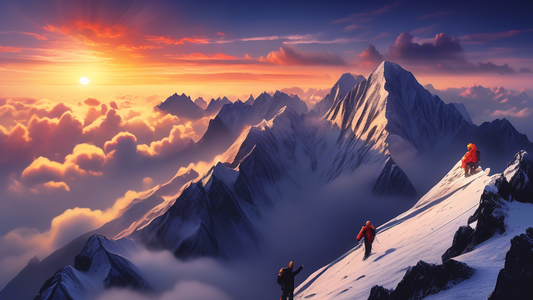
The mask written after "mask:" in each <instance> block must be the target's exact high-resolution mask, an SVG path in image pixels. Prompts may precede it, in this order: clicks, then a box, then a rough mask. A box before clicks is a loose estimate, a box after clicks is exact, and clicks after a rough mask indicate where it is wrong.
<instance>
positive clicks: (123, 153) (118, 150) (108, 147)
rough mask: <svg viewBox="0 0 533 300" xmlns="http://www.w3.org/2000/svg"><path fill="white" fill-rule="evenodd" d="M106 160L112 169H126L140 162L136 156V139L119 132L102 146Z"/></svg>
mask: <svg viewBox="0 0 533 300" xmlns="http://www.w3.org/2000/svg"><path fill="white" fill-rule="evenodd" d="M104 151H105V153H106V160H107V162H108V164H109V165H110V166H112V167H114V168H128V167H131V166H132V165H135V164H137V163H139V162H140V160H141V157H140V156H139V155H138V154H137V138H136V137H135V136H134V135H133V134H131V133H129V132H121V133H119V134H117V135H116V136H114V137H113V139H112V140H111V141H108V142H106V143H105V145H104Z"/></svg>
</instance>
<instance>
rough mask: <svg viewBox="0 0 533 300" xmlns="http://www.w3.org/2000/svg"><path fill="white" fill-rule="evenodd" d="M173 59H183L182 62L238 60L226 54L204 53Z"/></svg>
mask: <svg viewBox="0 0 533 300" xmlns="http://www.w3.org/2000/svg"><path fill="white" fill-rule="evenodd" d="M172 58H174V59H182V60H234V59H237V58H236V57H235V56H232V55H227V54H224V53H215V54H203V53H191V54H179V55H175V56H173V57H172Z"/></svg>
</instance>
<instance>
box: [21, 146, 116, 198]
mask: <svg viewBox="0 0 533 300" xmlns="http://www.w3.org/2000/svg"><path fill="white" fill-rule="evenodd" d="M105 162H106V158H105V155H104V152H103V151H102V149H100V148H98V147H96V146H93V145H90V144H79V145H76V147H74V150H73V152H72V154H69V155H67V156H66V157H65V161H64V162H63V163H59V162H56V161H51V160H49V159H48V158H46V157H43V156H40V157H38V158H37V159H35V160H34V161H33V162H32V163H31V164H30V165H29V166H28V167H27V168H26V169H24V171H22V175H21V176H20V179H21V181H22V182H23V183H25V184H27V185H29V186H34V185H36V184H46V183H49V182H61V181H66V180H72V179H74V178H77V177H83V176H87V175H89V174H90V175H94V176H99V175H102V171H103V166H104V164H105ZM57 186H58V185H57V184H49V186H48V187H57ZM65 190H69V189H65Z"/></svg>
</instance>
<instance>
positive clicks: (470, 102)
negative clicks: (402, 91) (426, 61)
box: [424, 85, 533, 139]
mask: <svg viewBox="0 0 533 300" xmlns="http://www.w3.org/2000/svg"><path fill="white" fill-rule="evenodd" d="M424 87H425V88H426V89H428V90H429V92H430V93H432V94H434V95H438V96H439V97H440V98H441V99H442V100H443V101H445V102H446V103H451V102H458V103H463V104H464V105H465V107H466V109H467V111H468V113H469V115H470V117H471V118H472V121H473V122H474V123H475V124H481V123H483V122H491V121H493V120H494V118H503V117H505V118H508V119H510V120H511V122H512V123H513V126H515V128H516V129H517V130H518V131H519V132H520V133H524V134H527V136H528V137H529V138H530V139H531V137H532V136H533V128H532V127H531V122H530V121H529V119H530V118H531V113H532V111H533V106H532V104H533V98H532V97H531V96H530V95H529V94H527V93H526V92H525V91H524V90H511V89H507V88H505V87H503V86H494V87H484V86H481V85H474V86H471V87H468V88H466V87H463V88H447V89H443V90H436V89H435V88H433V86H431V85H426V86H424Z"/></svg>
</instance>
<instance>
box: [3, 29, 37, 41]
mask: <svg viewBox="0 0 533 300" xmlns="http://www.w3.org/2000/svg"><path fill="white" fill-rule="evenodd" d="M0 33H4V34H10V33H18V34H23V35H29V36H33V37H34V38H36V39H38V40H40V41H46V40H47V38H46V37H44V36H42V35H40V34H38V33H33V32H24V31H4V32H0Z"/></svg>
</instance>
